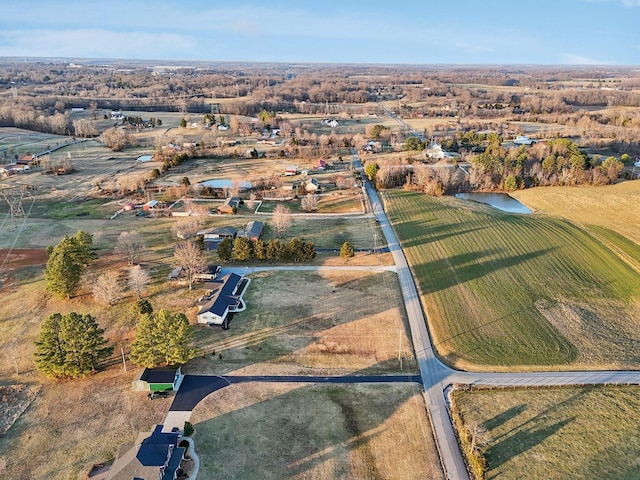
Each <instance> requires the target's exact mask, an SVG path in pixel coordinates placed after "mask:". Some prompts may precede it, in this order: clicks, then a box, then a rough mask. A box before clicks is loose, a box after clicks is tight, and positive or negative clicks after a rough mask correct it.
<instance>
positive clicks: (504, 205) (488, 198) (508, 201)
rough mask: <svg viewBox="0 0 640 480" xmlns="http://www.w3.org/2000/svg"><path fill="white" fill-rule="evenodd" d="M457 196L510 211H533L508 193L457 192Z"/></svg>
mask: <svg viewBox="0 0 640 480" xmlns="http://www.w3.org/2000/svg"><path fill="white" fill-rule="evenodd" d="M455 197H456V198H459V199H461V200H471V201H474V202H480V203H486V204H487V205H491V206H492V207H493V208H497V209H498V210H502V211H503V212H509V213H531V210H529V209H528V208H527V207H525V206H524V205H523V204H522V203H520V202H519V201H518V200H516V199H515V198H513V197H511V196H509V195H507V194H506V193H456V195H455Z"/></svg>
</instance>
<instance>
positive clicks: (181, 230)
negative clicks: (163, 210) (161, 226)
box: [171, 217, 200, 240]
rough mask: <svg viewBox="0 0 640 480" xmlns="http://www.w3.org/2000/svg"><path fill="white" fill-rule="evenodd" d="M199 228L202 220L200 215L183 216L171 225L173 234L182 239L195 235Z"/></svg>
mask: <svg viewBox="0 0 640 480" xmlns="http://www.w3.org/2000/svg"><path fill="white" fill-rule="evenodd" d="M199 229H200V221H199V218H198V217H183V218H181V219H179V220H178V221H177V222H176V224H175V225H174V226H173V227H171V231H172V232H173V234H174V235H175V236H176V237H178V238H181V239H182V240H186V239H187V238H190V237H193V236H194V235H195V234H196V233H197V232H198V230H199Z"/></svg>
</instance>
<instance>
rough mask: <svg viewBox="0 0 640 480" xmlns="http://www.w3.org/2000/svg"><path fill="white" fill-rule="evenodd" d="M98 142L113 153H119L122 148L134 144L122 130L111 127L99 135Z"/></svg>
mask: <svg viewBox="0 0 640 480" xmlns="http://www.w3.org/2000/svg"><path fill="white" fill-rule="evenodd" d="M100 141H101V142H102V143H104V144H105V145H106V146H107V147H109V148H110V149H111V150H113V151H114V152H119V151H120V150H122V149H123V148H126V147H128V146H131V145H135V144H136V142H137V141H136V139H135V138H134V137H132V136H131V135H129V134H128V133H127V132H125V131H124V130H121V129H118V128H115V127H112V128H109V129H107V130H105V131H104V132H102V135H100Z"/></svg>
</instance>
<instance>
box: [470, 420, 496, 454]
mask: <svg viewBox="0 0 640 480" xmlns="http://www.w3.org/2000/svg"><path fill="white" fill-rule="evenodd" d="M467 429H468V430H469V436H470V437H471V445H470V446H469V448H470V449H471V451H472V452H473V451H474V450H475V449H476V448H478V449H482V447H484V446H485V445H487V444H488V443H489V442H490V441H491V435H490V434H489V432H488V431H487V429H486V428H485V427H484V425H482V424H481V423H478V422H475V421H471V422H469V424H468V425H467Z"/></svg>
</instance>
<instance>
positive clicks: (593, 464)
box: [454, 386, 640, 480]
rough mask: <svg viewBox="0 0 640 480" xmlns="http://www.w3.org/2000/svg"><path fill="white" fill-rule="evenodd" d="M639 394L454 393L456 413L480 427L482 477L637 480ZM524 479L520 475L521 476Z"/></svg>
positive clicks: (627, 390)
mask: <svg viewBox="0 0 640 480" xmlns="http://www.w3.org/2000/svg"><path fill="white" fill-rule="evenodd" d="M638 393H639V392H638V387H637V386H636V387H608V388H607V387H596V388H580V387H576V388H555V389H540V390H535V391H534V390H530V389H527V390H491V391H482V390H481V391H472V392H468V391H459V392H456V393H455V394H454V399H455V404H456V407H457V410H459V412H460V413H461V415H462V417H463V419H464V423H465V424H466V425H467V427H468V426H469V425H480V426H481V427H482V428H483V429H484V430H486V432H487V435H481V436H479V437H478V438H482V439H483V440H484V442H480V443H484V450H485V458H486V460H487V467H488V468H487V478H499V479H504V480H511V479H520V478H549V479H567V478H599V479H621V478H629V479H631V478H638V477H640V467H639V466H638V452H639V451H640V442H639V441H638V434H637V432H638V429H640V414H639V412H640V401H639V400H638V399H639V396H638ZM525 472H526V473H525Z"/></svg>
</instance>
